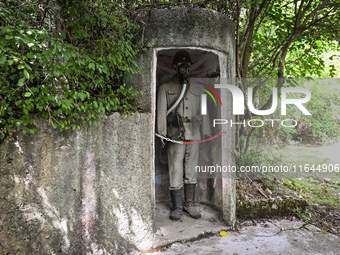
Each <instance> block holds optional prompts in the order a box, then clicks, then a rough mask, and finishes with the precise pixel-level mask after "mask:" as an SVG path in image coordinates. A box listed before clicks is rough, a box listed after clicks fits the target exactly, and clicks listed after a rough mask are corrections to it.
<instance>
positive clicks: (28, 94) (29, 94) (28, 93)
mask: <svg viewBox="0 0 340 255" xmlns="http://www.w3.org/2000/svg"><path fill="white" fill-rule="evenodd" d="M31 95H32V94H31V92H26V93H25V94H24V97H30V96H31Z"/></svg>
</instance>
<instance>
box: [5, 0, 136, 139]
mask: <svg viewBox="0 0 340 255" xmlns="http://www.w3.org/2000/svg"><path fill="white" fill-rule="evenodd" d="M0 26H1V30H0V66H1V68H0V74H1V75H0V84H1V87H0V141H2V140H3V139H4V138H6V137H8V136H12V135H13V132H16V130H17V128H18V127H20V126H24V129H23V132H24V133H26V132H30V133H35V132H36V131H37V127H36V126H35V125H34V124H35V123H36V119H37V117H38V116H40V115H42V116H43V117H44V118H45V119H46V120H48V121H49V123H50V124H51V125H53V126H54V128H60V129H61V130H66V129H69V128H72V129H76V128H80V126H82V125H84V124H85V123H89V124H92V123H94V124H96V118H98V117H102V116H104V117H106V114H107V113H110V112H112V111H123V112H130V111H136V107H135V106H133V104H132V103H131V102H132V101H131V100H132V98H133V96H134V95H135V93H136V92H134V91H133V90H132V88H129V89H128V88H126V87H125V85H124V78H126V77H125V75H126V74H127V73H135V72H138V67H137V65H136V63H135V62H134V57H135V56H136V54H137V53H138V51H139V50H140V49H138V48H137V47H136V45H135V44H134V43H133V36H134V34H135V33H136V31H137V30H138V28H139V26H138V25H136V24H134V22H132V21H131V20H130V19H129V18H128V17H127V16H126V13H125V12H124V10H123V9H121V8H119V6H118V5H117V3H116V2H115V1H109V0H96V1H68V0H63V1H28V0H26V1H25V0H23V1H17V0H8V1H2V2H1V3H0Z"/></svg>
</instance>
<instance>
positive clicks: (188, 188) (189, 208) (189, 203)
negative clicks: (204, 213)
mask: <svg viewBox="0 0 340 255" xmlns="http://www.w3.org/2000/svg"><path fill="white" fill-rule="evenodd" d="M195 188H196V184H184V197H185V201H184V207H183V210H184V211H185V212H187V213H188V214H189V215H190V216H191V217H192V218H194V219H198V218H200V217H201V214H200V213H199V212H198V211H197V210H196V208H195V205H194V198H195Z"/></svg>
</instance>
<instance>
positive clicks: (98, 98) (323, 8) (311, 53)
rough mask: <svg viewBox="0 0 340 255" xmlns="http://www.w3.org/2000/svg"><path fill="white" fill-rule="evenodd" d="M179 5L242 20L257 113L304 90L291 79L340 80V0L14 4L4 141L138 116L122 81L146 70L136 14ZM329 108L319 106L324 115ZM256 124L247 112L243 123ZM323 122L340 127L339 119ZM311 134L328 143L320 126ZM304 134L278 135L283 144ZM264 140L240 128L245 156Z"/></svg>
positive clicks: (7, 18)
mask: <svg viewBox="0 0 340 255" xmlns="http://www.w3.org/2000/svg"><path fill="white" fill-rule="evenodd" d="M177 7H185V8H187V9H190V8H206V9H211V10H216V11H218V12H221V13H223V14H225V15H227V16H228V17H229V18H230V19H231V20H232V21H233V22H234V24H235V28H236V31H235V38H236V71H237V72H236V74H237V77H238V78H242V80H239V83H238V86H239V87H240V88H241V89H242V90H243V91H244V92H245V94H246V91H247V88H248V87H253V90H254V97H253V98H254V104H255V107H256V108H257V109H268V108H270V106H271V102H272V98H271V96H270V93H268V91H269V92H270V91H271V90H272V88H273V87H277V88H278V89H279V90H280V88H281V87H282V86H297V85H296V83H294V82H293V83H292V82H287V81H289V80H290V78H299V77H314V78H315V77H318V78H319V77H322V78H330V77H336V76H340V71H339V68H340V64H339V59H340V58H339V54H338V52H339V42H340V35H339V34H340V33H339V31H340V23H339V20H340V3H339V1H338V0H301V1H296V0H284V1H276V0H242V1H241V0H236V1H235V0H228V1H219V0H210V1H175V2H173V1H167V0H164V1H144V0H132V1H118V0H117V1H110V0H84V1H80V0H75V1H71V0H39V1H33V0H19V1H16V0H6V1H2V2H1V3H0V26H1V30H0V73H1V76H0V84H1V87H0V140H1V139H3V138H5V137H6V136H11V135H12V133H13V132H15V131H16V129H17V127H19V126H24V132H28V131H29V132H32V133H34V132H35V131H36V128H35V126H34V123H35V120H36V117H37V116H38V115H42V116H43V117H44V118H46V119H47V120H48V121H49V122H50V123H51V124H52V125H53V126H54V127H55V128H57V127H59V128H61V130H65V129H68V128H77V127H80V126H81V125H83V124H84V123H90V124H91V123H92V122H94V121H95V119H96V118H97V117H98V116H99V117H100V116H106V114H108V113H110V112H112V111H127V112H128V111H131V110H135V108H134V106H133V105H132V103H131V102H132V101H131V100H132V97H133V95H134V93H135V92H133V91H132V90H131V89H127V88H126V87H125V86H124V82H123V79H124V77H125V78H126V74H127V73H133V72H137V71H138V67H137V66H136V64H135V62H134V56H136V54H137V53H138V50H139V49H138V48H137V47H136V45H135V44H134V43H133V37H134V34H135V33H136V31H137V30H138V29H139V25H141V24H142V23H138V21H137V19H136V17H138V16H139V14H142V13H144V14H145V13H146V14H147V13H149V12H150V11H152V10H153V9H159V8H177ZM137 24H139V25H137ZM249 78H260V79H259V80H261V82H258V83H257V84H254V83H252V82H248V79H249ZM271 78H277V81H276V83H275V84H273V83H271V82H268V81H269V80H270V79H271ZM294 84H295V85H294ZM315 93H317V95H320V93H319V92H315ZM332 98H333V97H332ZM334 100H335V99H334V98H333V99H332V100H331V101H332V104H334V102H335V101H334ZM324 102H325V101H322V100H321V101H319V103H321V105H314V106H311V107H313V109H319V110H318V111H321V109H322V107H324ZM335 103H337V102H335ZM326 117H327V118H326ZM253 118H258V116H254V115H253V114H252V113H251V112H250V111H249V109H247V108H246V114H245V115H244V116H239V117H238V120H237V121H238V122H242V121H243V120H245V121H248V120H249V119H253ZM321 121H323V123H324V124H325V123H328V124H329V123H332V125H333V127H334V126H335V125H337V124H338V120H334V119H333V117H332V116H331V114H328V115H325V116H324V118H323V119H322V120H321ZM313 123H314V124H312V123H311V124H312V125H313V126H314V127H315V128H317V127H319V128H320V125H319V126H318V124H316V123H315V121H314V120H313ZM28 124H30V125H28ZM304 130H308V132H309V133H310V134H312V135H316V136H320V137H321V138H322V139H323V138H324V136H323V135H321V133H320V132H316V129H315V130H314V131H313V127H312V129H310V128H309V129H304ZM297 131H298V130H290V131H288V130H285V131H282V130H281V131H279V133H282V137H283V138H284V137H292V135H294V132H297ZM287 132H288V133H287ZM258 133H259V131H258V130H256V128H249V127H246V128H244V127H242V126H239V127H238V129H237V137H236V139H237V141H236V144H237V153H238V155H239V156H242V155H244V154H246V153H247V150H248V148H249V145H250V142H251V138H252V136H253V135H254V134H258ZM335 133H336V132H328V134H333V135H335Z"/></svg>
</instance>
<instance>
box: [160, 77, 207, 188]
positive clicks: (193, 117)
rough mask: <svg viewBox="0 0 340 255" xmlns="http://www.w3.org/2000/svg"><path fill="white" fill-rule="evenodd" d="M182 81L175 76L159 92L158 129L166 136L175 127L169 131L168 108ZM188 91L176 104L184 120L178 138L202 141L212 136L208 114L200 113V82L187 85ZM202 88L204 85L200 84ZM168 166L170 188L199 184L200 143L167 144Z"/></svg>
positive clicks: (179, 91) (175, 96)
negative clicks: (182, 128)
mask: <svg viewBox="0 0 340 255" xmlns="http://www.w3.org/2000/svg"><path fill="white" fill-rule="evenodd" d="M182 86H183V85H182V84H180V82H179V81H178V78H177V77H174V78H173V79H172V80H171V81H169V82H166V83H164V84H162V85H161V86H160V87H159V89H158V95H157V130H158V134H160V135H162V136H166V135H167V134H169V133H170V134H172V133H174V132H176V130H167V118H166V117H167V110H168V109H169V108H170V107H171V106H172V105H173V104H174V103H175V102H176V100H177V99H178V97H179V96H180V93H181V91H182ZM187 86H188V90H187V93H186V94H185V95H184V98H183V100H182V101H181V103H180V104H179V105H178V106H177V113H178V115H179V116H180V117H181V119H182V121H183V126H184V129H185V132H184V133H183V134H182V135H181V137H180V138H179V140H182V141H200V140H201V131H200V129H201V130H202V134H203V135H208V136H209V135H210V125H209V123H208V120H207V118H206V117H204V118H203V117H202V115H201V114H200V109H201V106H200V98H201V90H200V89H198V88H197V87H198V86H199V85H198V84H188V85H187ZM200 87H201V86H200ZM174 111H176V109H175V110H174ZM167 154H168V168H169V178H170V190H178V189H181V188H182V186H183V183H184V184H196V183H197V180H196V174H195V166H196V165H197V161H198V154H199V144H190V145H185V144H177V143H171V142H169V143H168V151H167Z"/></svg>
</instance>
